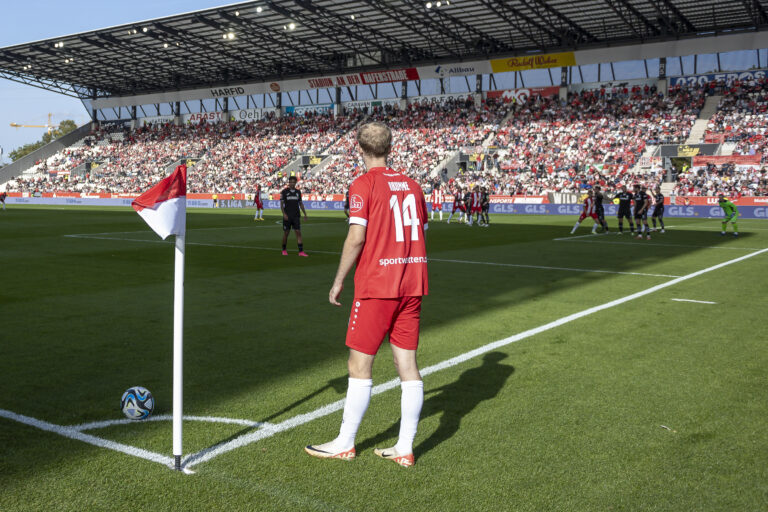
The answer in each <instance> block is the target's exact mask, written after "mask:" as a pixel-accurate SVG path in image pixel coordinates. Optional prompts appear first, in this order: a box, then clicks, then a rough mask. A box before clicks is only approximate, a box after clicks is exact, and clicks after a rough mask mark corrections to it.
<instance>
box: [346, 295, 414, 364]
mask: <svg viewBox="0 0 768 512" xmlns="http://www.w3.org/2000/svg"><path fill="white" fill-rule="evenodd" d="M420 316H421V297H401V298H399V299H355V302H354V304H353V305H352V312H351V313H350V315H349V325H348V326H347V346H348V347H349V348H352V349H355V350H357V351H358V352H362V353H364V354H369V355H375V354H376V352H378V351H379V347H380V346H381V343H382V342H383V341H384V336H386V335H387V334H389V342H390V343H391V344H393V345H395V346H396V347H399V348H403V349H406V350H416V348H418V346H419V320H420Z"/></svg>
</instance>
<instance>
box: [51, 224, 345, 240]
mask: <svg viewBox="0 0 768 512" xmlns="http://www.w3.org/2000/svg"><path fill="white" fill-rule="evenodd" d="M277 223H278V224H282V221H277ZM327 224H336V225H339V224H341V222H311V223H310V222H308V223H306V225H307V226H324V225H327ZM273 227H275V226H273V225H272V224H257V225H255V226H225V227H217V228H187V232H189V231H211V230H217V231H221V230H224V229H254V228H273ZM144 233H148V231H146V230H140V231H105V232H103V233H73V234H71V235H64V236H70V237H88V236H89V235H131V234H135V235H139V234H144Z"/></svg>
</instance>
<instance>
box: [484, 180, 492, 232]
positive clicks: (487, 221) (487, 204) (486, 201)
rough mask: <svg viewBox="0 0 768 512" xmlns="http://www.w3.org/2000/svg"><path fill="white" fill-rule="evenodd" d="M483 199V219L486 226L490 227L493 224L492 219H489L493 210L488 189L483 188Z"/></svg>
mask: <svg viewBox="0 0 768 512" xmlns="http://www.w3.org/2000/svg"><path fill="white" fill-rule="evenodd" d="M482 192H483V199H482V207H483V213H482V217H483V220H484V222H485V223H484V224H483V225H484V226H485V227H488V225H489V224H490V223H491V219H490V218H489V217H488V212H489V211H490V210H491V194H489V193H488V189H487V188H485V187H483V188H482Z"/></svg>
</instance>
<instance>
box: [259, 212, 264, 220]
mask: <svg viewBox="0 0 768 512" xmlns="http://www.w3.org/2000/svg"><path fill="white" fill-rule="evenodd" d="M259 218H260V219H263V218H264V210H259Z"/></svg>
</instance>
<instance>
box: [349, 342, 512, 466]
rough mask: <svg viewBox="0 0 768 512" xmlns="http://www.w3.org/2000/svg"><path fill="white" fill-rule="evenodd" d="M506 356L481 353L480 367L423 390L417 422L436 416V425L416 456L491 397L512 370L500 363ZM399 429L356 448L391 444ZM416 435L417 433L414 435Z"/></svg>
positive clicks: (444, 437)
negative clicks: (423, 397) (482, 354)
mask: <svg viewBox="0 0 768 512" xmlns="http://www.w3.org/2000/svg"><path fill="white" fill-rule="evenodd" d="M506 357H507V354H504V353H502V352H490V353H488V354H486V355H485V356H483V364H482V365H481V366H478V367H475V368H470V369H469V370H466V371H465V372H463V373H462V374H461V376H459V378H458V379H457V380H456V381H454V382H451V383H450V384H446V385H444V386H440V387H439V388H435V389H430V390H429V391H426V392H425V398H426V400H425V401H424V406H423V407H422V409H421V421H423V420H424V419H426V418H429V417H431V416H435V415H440V424H439V425H438V427H437V429H436V430H435V431H434V432H433V433H432V434H431V435H430V436H429V437H427V438H426V439H424V440H423V441H421V442H420V443H419V444H417V445H416V446H415V447H414V450H413V451H414V454H415V455H416V456H419V455H423V454H425V453H427V452H429V451H430V450H432V449H433V448H435V447H436V446H438V445H439V444H441V443H442V442H444V441H447V440H448V439H450V438H451V437H453V435H454V434H456V432H458V430H459V427H460V426H461V420H462V419H463V418H464V417H465V416H466V415H467V414H469V413H470V412H472V410H474V409H475V408H476V407H477V406H478V405H480V403H481V402H484V401H486V400H490V399H492V398H495V397H496V395H498V394H499V391H500V390H501V388H502V387H503V386H504V384H505V383H506V381H507V379H509V377H511V376H512V374H513V373H514V372H515V368H514V366H511V365H507V364H501V361H502V360H503V359H505V358H506ZM399 431H400V422H399V421H397V422H395V423H393V424H392V426H391V427H389V428H388V429H387V430H385V431H384V432H381V433H380V434H378V435H376V436H374V437H372V438H370V439H366V440H365V441H363V442H362V443H360V444H358V445H357V449H358V450H359V451H362V450H365V449H369V448H373V447H379V448H381V447H383V443H389V444H388V445H387V446H389V445H390V444H394V440H396V439H397V436H398V434H399ZM417 437H418V436H417Z"/></svg>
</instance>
